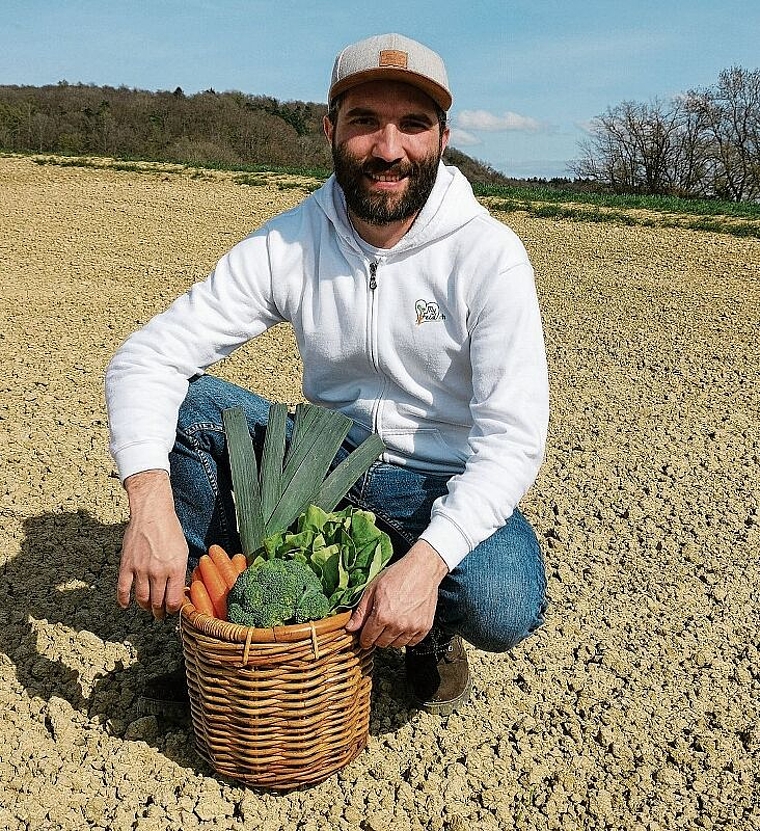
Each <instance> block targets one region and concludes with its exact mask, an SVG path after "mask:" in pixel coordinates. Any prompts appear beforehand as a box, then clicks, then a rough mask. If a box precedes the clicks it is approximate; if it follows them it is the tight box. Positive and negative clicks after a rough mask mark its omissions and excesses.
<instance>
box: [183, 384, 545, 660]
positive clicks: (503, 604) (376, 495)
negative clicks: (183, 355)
mask: <svg viewBox="0 0 760 831" xmlns="http://www.w3.org/2000/svg"><path fill="white" fill-rule="evenodd" d="M235 406H239V407H242V408H243V411H244V412H245V415H246V418H247V421H248V425H249V429H250V431H251V435H252V437H253V441H254V446H256V448H257V449H258V450H260V449H261V447H262V445H263V438H264V430H265V428H266V423H267V418H268V415H269V402H268V401H267V400H266V399H264V398H261V397H260V396H258V395H256V394H255V393H252V392H250V391H248V390H245V389H242V388H241V387H237V386H235V385H234V384H230V383H228V382H226V381H222V380H220V379H218V378H214V377H213V376H210V375H204V376H201V377H198V378H195V379H193V380H192V381H191V382H190V388H189V391H188V394H187V397H186V398H185V401H184V403H183V404H182V406H181V408H180V412H179V422H178V425H177V440H176V444H175V446H174V450H173V451H172V453H171V455H170V463H171V480H172V488H173V491H174V499H175V505H176V509H177V516H178V517H179V520H180V523H181V524H182V528H183V530H184V532H185V536H186V537H187V541H188V545H189V547H190V565H191V567H192V566H194V565H195V563H196V562H197V560H198V558H199V557H200V556H201V554H203V553H204V552H205V551H206V550H207V549H208V546H209V545H211V544H212V543H218V544H219V545H221V546H222V547H224V548H225V549H226V550H227V551H239V550H241V549H240V540H239V537H238V535H237V530H236V523H235V510H234V504H233V500H232V486H231V481H230V473H229V462H228V459H227V453H226V447H225V438H224V430H223V427H222V410H224V409H226V408H227V407H235ZM350 449H351V448H350V447H349V448H346V447H344V448H342V449H341V451H340V452H339V454H338V456H337V457H336V463H337V462H339V461H340V460H341V458H343V457H345V455H346V454H347V453H348V452H349V451H350ZM447 478H448V477H446V476H432V475H427V474H422V473H418V472H415V471H411V470H408V469H406V468H403V467H399V466H398V465H391V464H386V463H384V462H376V463H375V464H373V465H372V467H371V468H370V469H369V471H368V472H367V473H366V474H365V475H364V476H363V477H362V478H361V479H360V480H359V481H358V482H357V483H356V484H355V485H354V487H353V488H352V489H351V491H350V492H349V494H348V500H349V501H350V502H351V503H352V504H355V505H357V506H359V507H361V508H365V509H367V510H370V511H372V512H373V513H375V515H376V516H377V517H378V521H379V522H378V524H379V525H381V527H382V526H383V525H385V526H386V527H385V530H387V531H388V532H389V533H390V534H391V538H392V540H393V542H394V552H395V555H396V556H398V555H400V554H403V553H405V552H406V550H408V548H409V546H410V545H411V544H412V543H413V542H414V541H415V540H416V539H417V537H418V536H419V534H420V533H421V532H422V531H423V530H424V529H425V527H426V526H427V524H428V522H429V520H430V510H431V507H432V504H433V502H434V501H435V500H436V499H437V498H438V497H439V496H442V495H443V494H445V493H446V482H447ZM545 610H546V577H545V574H544V562H543V557H542V555H541V550H540V548H539V545H538V541H537V540H536V535H535V534H534V532H533V529H532V528H531V526H530V524H529V523H528V522H527V520H526V519H525V518H524V517H523V515H522V514H521V513H520V512H519V511H518V510H515V511H514V513H513V514H512V516H511V517H510V518H509V520H508V521H507V523H506V525H504V526H503V527H502V528H500V529H499V530H498V531H496V532H495V533H494V534H493V535H492V536H491V537H489V538H488V539H486V540H484V541H483V542H481V543H480V545H478V546H477V547H476V548H475V549H473V551H471V552H470V553H469V554H468V555H467V556H466V557H465V558H464V560H462V562H461V563H460V564H459V565H458V566H457V567H456V568H455V569H453V570H452V571H451V572H450V573H449V574H448V575H447V576H446V577H445V578H444V580H443V582H442V583H441V586H440V589H439V592H438V608H437V611H436V622H437V623H438V624H439V625H440V626H441V627H443V628H444V629H445V630H446V631H447V632H450V633H454V634H458V635H461V636H462V637H463V638H464V639H465V640H467V641H469V642H470V643H471V644H473V645H474V646H476V647H477V648H479V649H484V650H487V651H489V652H502V651H504V650H507V649H510V648H511V647H513V646H514V645H515V644H517V643H519V642H520V641H521V640H523V639H524V638H526V637H527V636H528V635H529V634H530V633H531V632H533V631H534V630H535V629H537V628H538V627H539V626H540V625H541V624H542V623H543V620H544V611H545Z"/></svg>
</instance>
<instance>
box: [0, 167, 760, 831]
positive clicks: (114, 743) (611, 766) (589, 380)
mask: <svg viewBox="0 0 760 831" xmlns="http://www.w3.org/2000/svg"><path fill="white" fill-rule="evenodd" d="M296 184H298V183H296ZM307 184H308V183H307ZM306 192H307V190H306V189H305V187H300V186H296V187H285V186H283V183H282V182H281V181H277V182H276V181H274V180H273V181H271V182H269V181H267V180H266V179H264V180H256V181H255V182H254V184H252V185H251V184H249V185H242V184H239V183H236V182H235V180H234V176H233V174H226V173H210V172H195V173H194V172H193V171H185V170H182V169H178V170H172V171H167V170H165V169H151V167H150V166H149V165H148V166H144V169H142V170H117V169H114V168H113V167H111V168H109V167H106V168H103V169H95V168H86V167H85V168H77V167H73V166H60V165H51V164H46V165H40V164H36V163H35V161H34V160H33V159H31V158H18V157H5V158H0V260H1V261H2V270H3V290H2V293H1V296H0V342H1V343H2V349H1V350H0V356H1V357H0V361H2V373H1V374H0V385H2V391H1V392H0V419H1V420H2V430H0V458H1V459H2V468H3V477H2V483H1V485H0V510H2V523H1V524H0V525H1V527H0V542H1V544H0V706H1V707H2V712H3V716H2V719H0V748H2V750H0V827H1V828H4V829H8V831H17V830H18V829H35V831H43V830H44V829H51V831H52V829H64V830H65V831H69V829H71V831H79V829H82V828H90V829H110V831H125V830H126V829H138V831H150V829H165V828H171V827H182V828H183V829H185V831H192V829H206V828H224V829H238V828H239V829H243V828H258V829H261V831H279V829H285V831H295V830H296V829H299V831H317V829H324V828H330V829H354V828H364V829H373V830H374V831H420V829H431V831H460V829H470V828H471V829H479V831H491V830H493V831H496V830H497V829H511V828H517V829H534V828H547V829H578V828H583V829H615V828H620V829H636V830H637V831H639V829H641V831H644V829H652V831H654V829H664V828H669V829H686V828H689V829H691V828H708V829H709V828H716V827H731V828H736V829H747V830H749V829H752V828H757V827H758V826H760V803H759V801H758V795H757V782H758V779H759V778H760V761H759V760H760V727H759V726H758V724H759V723H760V722H759V720H758V715H759V713H758V709H759V708H760V705H759V703H758V702H760V655H759V654H758V646H757V645H758V643H759V642H760V616H759V615H758V611H759V610H758V593H757V586H758V582H760V579H759V578H760V565H759V561H758V556H757V552H758V549H759V548H760V545H759V543H760V533H759V532H758V523H759V522H760V516H759V515H758V501H759V499H760V494H759V492H758V488H759V486H758V482H760V435H759V433H760V431H759V428H758V412H760V370H759V367H760V360H759V355H758V343H760V241H758V240H752V239H736V238H732V237H729V236H722V235H710V234H706V233H701V232H695V231H685V230H675V229H656V228H631V227H622V226H616V225H610V224H603V225H594V224H590V223H572V222H569V221H553V220H539V219H530V218H527V217H525V216H521V215H519V214H514V215H509V216H507V215H504V216H502V217H501V218H502V219H504V221H506V222H508V223H509V224H511V225H512V226H513V227H514V228H515V230H516V231H517V233H518V234H520V236H521V237H522V238H523V240H524V241H525V244H526V246H527V248H528V250H529V253H530V255H531V258H532V260H533V263H534V265H535V268H536V274H537V285H538V290H539V294H540V300H541V306H542V312H543V316H544V322H545V329H546V340H547V349H548V355H549V362H550V373H551V393H552V415H551V425H550V434H549V446H548V452H547V458H546V461H545V463H544V466H543V468H542V471H541V474H540V476H539V479H538V482H537V483H536V486H535V487H534V488H533V489H532V491H531V492H530V494H529V495H528V497H527V498H526V499H525V500H524V502H523V508H524V510H525V512H526V514H527V515H528V516H529V517H530V519H531V520H532V522H533V523H534V525H535V527H536V529H537V531H538V534H539V536H540V538H541V540H542V542H543V545H544V549H545V554H546V561H547V571H548V577H549V595H550V598H551V606H550V609H549V613H548V620H547V623H546V625H545V627H544V628H543V629H542V630H540V631H539V632H538V633H537V634H536V635H535V636H534V637H533V638H532V639H531V640H529V641H528V642H526V643H525V644H523V645H521V646H520V647H518V648H517V649H515V650H514V652H513V653H509V654H504V655H487V654H485V653H480V652H477V651H476V650H472V651H471V656H472V668H473V673H474V692H473V696H472V700H471V702H470V703H469V704H467V705H466V706H465V707H464V708H463V709H462V711H461V712H460V713H457V714H455V715H453V716H451V717H449V718H448V719H445V720H443V721H442V720H440V719H438V718H434V717H431V716H428V715H426V714H422V713H419V712H416V711H414V710H413V709H411V708H410V704H409V700H408V699H407V697H406V695H405V694H404V692H403V684H402V683H401V678H402V672H403V670H402V660H401V657H400V656H399V655H398V654H396V653H393V652H390V651H389V652H385V653H380V654H379V655H378V657H377V661H376V667H377V669H376V683H375V690H374V692H373V711H372V724H371V738H370V744H369V747H368V749H367V750H366V752H364V753H363V754H362V755H361V756H360V757H359V758H358V759H357V760H356V761H355V762H354V763H352V764H351V765H350V766H349V767H347V768H346V769H344V770H343V771H342V772H340V773H339V774H338V775H336V776H333V777H332V778H330V779H329V780H328V781H326V782H324V783H322V784H320V785H318V786H316V787H313V788H311V789H309V790H307V791H302V792H295V793H290V794H287V795H284V796H277V795H272V794H267V793H259V792H256V791H253V790H249V789H246V788H243V787H239V786H237V785H235V784H234V783H232V782H229V781H224V780H221V779H217V778H216V777H215V776H214V775H213V774H212V771H210V770H209V769H208V768H207V767H206V766H205V765H204V764H203V763H201V762H200V761H199V759H198V757H197V756H196V755H195V753H194V750H193V744H192V735H191V730H190V726H189V723H188V722H181V723H173V724H168V723H163V722H161V721H159V720H156V719H155V718H150V717H148V718H145V717H142V718H141V717H140V716H139V714H138V712H137V708H136V697H137V694H138V691H139V688H140V685H141V683H142V681H143V680H144V679H145V677H146V676H149V675H152V674H155V673H157V672H160V671H165V670H166V668H167V667H171V666H173V665H176V663H177V661H178V660H179V641H178V638H177V635H176V632H175V629H174V627H175V623H176V621H175V620H172V621H168V622H164V623H154V622H152V621H151V620H150V619H149V618H148V617H147V615H145V614H144V613H143V612H141V611H140V610H137V609H134V608H133V609H130V610H129V611H127V612H122V611H121V610H119V609H118V607H117V606H116V603H115V583H116V572H117V565H118V551H119V545H120V540H121V535H122V533H123V529H124V523H125V520H126V516H127V513H126V509H127V506H126V500H125V498H124V494H123V492H122V489H121V486H120V484H119V482H118V480H117V479H116V478H115V476H114V473H113V464H112V461H111V459H110V457H109V455H108V452H107V428H106V415H105V407H104V403H103V391H102V386H103V371H104V369H105V366H106V363H107V361H108V360H109V358H110V356H111V355H112V354H113V351H114V350H115V349H116V347H117V346H118V344H119V343H120V342H121V341H122V340H123V339H124V338H125V337H126V336H127V335H128V334H129V333H130V332H131V331H133V330H134V329H135V328H136V327H138V326H139V325H141V324H142V323H144V322H145V321H147V320H148V319H149V318H150V317H151V316H152V315H153V314H154V313H156V312H157V311H159V310H161V309H163V308H164V307H165V306H166V305H167V304H168V302H169V301H170V300H171V299H173V298H174V297H175V296H176V295H177V294H178V293H180V292H182V291H183V290H185V289H186V288H188V287H189V286H190V285H191V284H192V283H193V282H194V281H197V280H199V279H202V278H203V277H204V276H205V275H206V274H207V273H208V271H209V270H210V269H211V268H212V267H213V264H214V262H215V261H216V259H217V258H218V257H219V256H220V255H221V254H222V253H224V251H225V250H227V249H228V248H229V247H230V246H231V245H232V244H234V243H235V242H236V241H237V240H239V239H240V238H242V237H243V236H244V235H245V234H247V233H248V232H249V231H251V230H252V229H253V228H255V227H256V226H258V225H259V224H260V223H261V222H262V221H263V220H264V219H265V218H267V217H268V216H271V215H272V214H273V213H275V212H277V211H280V210H283V209H286V208H287V207H289V206H291V205H293V204H295V203H296V202H297V201H299V200H300V199H302V198H303V197H304V195H305V194H306ZM215 371H218V372H219V374H221V375H223V376H224V377H227V378H229V379H231V380H234V381H236V382H238V383H241V384H244V385H247V386H250V387H251V388H253V389H255V390H257V391H259V392H261V393H263V394H266V395H268V396H270V397H273V398H276V399H278V400H281V401H285V402H288V403H295V402H296V401H298V400H300V398H301V392H300V383H299V374H300V363H299V359H298V355H297V351H296V349H295V345H294V341H293V338H292V336H291V333H290V331H289V330H288V328H287V327H285V326H280V327H277V328H276V329H275V330H273V331H272V332H270V333H268V334H267V335H265V336H264V337H262V338H261V339H260V340H259V341H257V343H256V344H255V345H249V346H247V347H245V348H243V349H241V350H240V351H239V352H238V353H236V354H235V355H234V356H233V357H232V358H231V359H229V360H228V361H226V362H225V363H223V364H221V365H220V366H219V367H218V368H216V369H215Z"/></svg>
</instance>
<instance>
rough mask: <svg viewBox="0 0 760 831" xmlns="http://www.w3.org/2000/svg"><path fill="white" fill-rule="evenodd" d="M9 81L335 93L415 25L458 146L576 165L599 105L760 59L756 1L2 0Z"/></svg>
mask: <svg viewBox="0 0 760 831" xmlns="http://www.w3.org/2000/svg"><path fill="white" fill-rule="evenodd" d="M0 21H2V23H1V24H0V84H19V85H22V84H31V85H35V86H38V85H43V84H55V83H58V82H59V81H64V80H65V81H68V82H69V83H79V82H81V83H85V84H89V83H92V84H97V85H106V84H107V85H111V86H117V87H118V86H126V87H130V88H136V89H146V90H159V89H162V90H174V89H176V87H181V88H182V89H183V90H184V92H185V93H186V94H190V93H194V92H199V91H202V90H206V89H209V88H213V89H215V90H216V91H217V92H223V91H227V90H237V91H241V92H244V93H248V94H251V95H269V96H273V97H275V98H278V99H280V100H284V101H289V100H302V101H314V102H324V101H325V100H326V96H327V87H328V84H329V78H330V71H331V69H332V63H333V60H334V58H335V55H336V54H337V53H338V52H339V51H340V50H341V49H342V48H343V47H344V46H345V45H347V44H349V43H352V42H354V41H356V40H360V39H361V38H364V37H368V36H369V35H374V34H381V33H383V32H400V33H401V34H404V35H407V36H408V37H412V38H415V39H416V40H419V41H422V42H423V43H425V44H426V45H427V46H430V47H431V48H432V49H435V50H436V51H437V52H439V53H440V54H441V56H442V57H443V59H444V61H445V63H446V68H447V72H448V76H449V82H450V85H451V88H452V92H453V95H454V104H453V106H452V109H451V112H450V124H451V127H452V138H451V144H452V145H453V146H454V147H457V148H458V149H459V150H462V151H463V152H465V153H467V154H468V155H470V156H473V157H474V158H476V159H479V160H481V161H484V162H486V163H488V164H490V165H491V166H492V167H494V168H495V169H496V170H499V171H500V172H502V173H504V174H506V175H508V176H515V177H518V178H526V177H531V176H538V177H547V178H548V177H552V176H572V172H571V170H570V168H569V167H568V165H569V164H570V163H571V162H572V160H573V159H575V158H577V157H578V156H579V154H580V151H579V142H580V141H582V140H583V138H584V136H586V135H587V130H588V127H589V124H590V123H591V121H592V119H593V118H594V117H595V116H598V115H600V114H602V113H603V112H604V111H605V110H606V109H607V108H608V107H609V106H614V105H615V104H618V103H620V102H622V101H638V102H644V101H651V100H654V99H656V98H659V99H664V100H667V99H669V98H671V97H672V96H674V95H677V94H679V93H681V92H685V91H686V90H689V89H695V88H700V87H707V86H710V85H712V84H714V83H715V82H716V80H717V78H718V74H719V72H720V71H721V70H722V69H727V68H729V67H731V66H742V67H744V68H745V69H757V68H760V46H759V44H760V37H758V32H760V3H759V2H757V0H720V2H718V0H545V2H542V0H472V1H471V2H469V3H465V2H462V0H457V1H456V2H454V0H438V2H428V1H427V0H405V2H400V0H382V2H377V3H371V2H367V0H364V2H348V0H332V2H330V3H320V2H319V0H133V1H132V2H130V0H119V2H113V0H0Z"/></svg>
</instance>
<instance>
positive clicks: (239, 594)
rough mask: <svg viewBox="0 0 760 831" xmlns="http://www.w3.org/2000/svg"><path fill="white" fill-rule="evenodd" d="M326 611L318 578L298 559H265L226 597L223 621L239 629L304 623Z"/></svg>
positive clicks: (318, 617) (244, 574)
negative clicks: (225, 616)
mask: <svg viewBox="0 0 760 831" xmlns="http://www.w3.org/2000/svg"><path fill="white" fill-rule="evenodd" d="M329 612H330V603H329V601H328V599H327V596H326V595H325V593H324V591H323V590H322V583H321V582H320V580H319V577H317V575H316V574H315V573H314V572H313V571H312V570H311V568H309V566H308V565H306V563H304V562H302V561H301V560H265V561H264V562H262V563H260V564H258V565H256V566H251V567H250V568H248V569H246V570H245V571H244V572H243V573H242V574H241V575H240V576H239V577H238V579H237V581H236V582H235V585H234V586H233V587H232V588H231V589H230V593H229V595H228V597H227V619H228V620H229V621H230V622H231V623H238V624H241V625H242V626H258V627H264V628H269V627H270V626H282V624H284V623H306V621H308V620H320V619H321V618H323V617H326V616H327V615H328V614H329Z"/></svg>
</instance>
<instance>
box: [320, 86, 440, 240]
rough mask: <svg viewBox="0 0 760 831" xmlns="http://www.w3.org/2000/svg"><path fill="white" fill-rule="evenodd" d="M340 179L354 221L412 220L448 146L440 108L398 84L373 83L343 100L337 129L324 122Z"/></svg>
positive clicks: (428, 194)
mask: <svg viewBox="0 0 760 831" xmlns="http://www.w3.org/2000/svg"><path fill="white" fill-rule="evenodd" d="M325 132H326V134H327V138H328V139H329V140H330V143H331V145H332V155H333V164H334V168H335V177H336V179H337V180H338V184H339V185H340V186H341V188H342V189H343V192H344V193H345V195H346V202H347V203H348V207H349V209H350V210H351V212H352V213H353V214H354V216H356V217H358V218H359V219H361V220H363V221H364V222H367V223H369V224H371V225H389V224H391V223H394V222H400V221H404V220H408V219H411V218H413V217H415V216H416V215H417V213H418V212H419V211H420V210H421V209H422V207H423V206H424V204H425V202H426V201H427V198H428V196H430V191H431V190H432V189H433V185H434V184H435V177H436V172H437V169H438V162H439V160H440V158H441V153H443V150H444V148H445V147H446V144H447V143H448V137H449V131H448V128H446V129H445V130H443V132H441V129H440V127H439V124H438V115H437V112H436V108H435V104H434V103H433V101H432V100H431V99H430V98H428V96H427V95H425V94H424V93H423V92H421V91H420V90H418V89H417V88H416V87H413V86H410V85H409V84H404V83H400V82H397V81H369V82H367V83H365V84H360V85H359V86H356V87H353V88H352V89H350V90H348V91H347V92H346V94H345V96H344V99H343V102H342V104H341V106H340V109H339V111H338V117H337V120H336V123H335V125H334V126H333V125H332V124H331V123H330V122H329V121H328V120H325Z"/></svg>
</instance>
